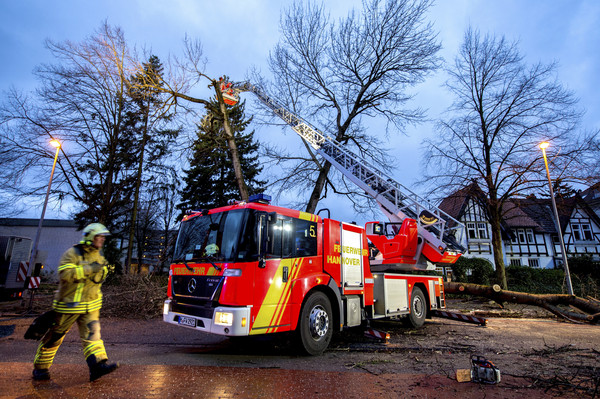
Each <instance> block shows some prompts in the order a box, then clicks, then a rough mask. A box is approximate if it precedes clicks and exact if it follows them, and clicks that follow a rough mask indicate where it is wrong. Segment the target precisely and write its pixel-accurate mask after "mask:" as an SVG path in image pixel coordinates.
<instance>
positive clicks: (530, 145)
mask: <svg viewBox="0 0 600 399" xmlns="http://www.w3.org/2000/svg"><path fill="white" fill-rule="evenodd" d="M555 70H556V64H554V63H552V64H549V65H543V64H541V63H537V64H534V65H531V66H527V65H526V64H525V62H524V60H523V57H522V56H521V55H520V53H519V50H518V48H517V43H509V42H508V41H506V39H505V38H504V37H500V38H496V37H494V36H491V35H486V36H485V37H483V38H482V37H481V35H480V33H479V32H478V31H475V30H472V29H468V30H467V32H466V33H465V37H464V43H463V44H462V46H461V48H460V52H459V54H458V56H457V57H456V59H455V62H454V65H453V66H451V67H449V68H448V73H449V75H450V79H449V81H448V82H447V87H448V89H449V90H450V92H451V93H452V94H453V95H454V98H455V100H454V103H453V105H452V106H451V107H450V108H449V110H448V118H447V119H443V120H441V121H440V122H439V125H438V128H439V131H438V132H436V135H435V138H434V139H428V140H426V141H425V145H426V147H427V149H428V150H427V154H426V157H425V158H426V159H428V166H429V171H428V175H427V176H426V177H425V179H426V180H427V181H428V182H430V183H432V184H433V186H435V188H439V187H447V188H448V190H455V189H456V187H457V186H465V185H467V184H469V183H471V182H473V181H476V182H477V183H478V184H479V186H480V187H481V188H482V190H483V191H484V193H485V204H484V207H485V209H486V211H487V216H488V218H489V222H490V225H491V228H492V244H493V252H494V262H495V265H496V274H497V279H498V283H499V284H501V286H502V288H504V289H506V275H505V269H504V260H503V259H504V256H503V252H502V236H501V220H502V218H503V215H504V212H507V211H508V210H509V209H508V204H509V199H511V198H515V197H519V196H525V195H526V194H528V193H531V192H532V190H535V189H536V188H538V189H539V188H541V187H544V184H547V180H544V177H545V175H544V174H543V173H544V170H545V169H544V165H543V160H542V159H541V157H542V153H541V151H540V149H539V148H538V145H539V143H540V142H542V141H549V142H550V143H551V145H552V147H553V148H556V149H557V150H556V151H554V152H553V154H554V155H553V157H552V168H553V169H552V173H553V175H554V177H556V178H562V179H563V181H567V180H566V177H567V175H568V174H570V176H571V177H575V176H576V175H579V176H581V175H582V172H584V163H585V161H586V160H589V158H588V157H587V156H586V150H587V147H588V146H589V143H590V142H591V140H593V138H594V135H593V134H579V133H578V131H577V130H576V129H577V127H578V123H579V121H580V118H581V115H582V114H581V112H580V111H579V110H578V109H577V108H576V104H577V100H576V99H575V98H574V97H573V94H572V93H571V92H569V91H568V90H566V89H564V88H563V87H562V86H561V85H560V84H559V83H558V82H557V81H556V77H555Z"/></svg>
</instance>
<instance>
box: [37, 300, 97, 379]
mask: <svg viewBox="0 0 600 399" xmlns="http://www.w3.org/2000/svg"><path fill="white" fill-rule="evenodd" d="M99 317H100V310H95V311H92V312H89V313H76V314H69V313H58V312H56V313H55V318H54V325H53V326H52V327H50V329H49V330H48V332H47V333H46V334H45V335H44V336H43V337H42V340H41V342H40V344H39V345H38V348H37V353H36V354H35V359H34V361H33V367H34V368H35V369H42V370H43V369H49V368H50V366H51V365H52V362H53V360H54V356H55V355H56V351H58V348H59V347H60V344H61V343H62V342H63V339H64V338H65V335H66V334H67V333H68V332H69V330H70V329H71V327H72V326H73V324H75V322H77V326H78V327H79V337H80V338H81V343H82V344H83V354H84V356H85V359H86V361H87V360H88V359H89V358H90V356H92V355H94V356H95V362H101V361H103V360H106V359H107V358H108V357H107V356H106V350H105V349H104V342H102V340H101V339H100V321H99ZM91 359H94V358H91Z"/></svg>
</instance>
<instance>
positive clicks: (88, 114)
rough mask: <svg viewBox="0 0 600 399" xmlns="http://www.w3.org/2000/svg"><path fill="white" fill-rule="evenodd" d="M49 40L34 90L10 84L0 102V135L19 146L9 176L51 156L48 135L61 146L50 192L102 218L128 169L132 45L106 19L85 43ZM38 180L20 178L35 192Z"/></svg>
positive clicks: (107, 214) (14, 149)
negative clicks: (51, 60)
mask: <svg viewBox="0 0 600 399" xmlns="http://www.w3.org/2000/svg"><path fill="white" fill-rule="evenodd" d="M46 47H47V48H48V49H49V50H50V52H51V53H52V55H53V56H54V57H55V59H56V60H57V63H55V64H47V65H41V66H39V67H38V68H37V69H36V72H35V73H36V75H37V77H38V78H39V81H40V86H39V88H38V89H37V91H36V93H35V95H34V96H29V97H27V96H24V95H22V94H20V93H18V92H17V91H16V90H13V91H11V92H10V93H8V95H7V96H6V97H5V102H4V103H3V105H2V110H1V118H2V119H1V122H2V127H3V131H2V133H3V140H4V141H5V143H7V144H8V145H9V147H10V149H11V152H12V153H13V154H18V157H17V158H18V159H16V160H15V162H13V164H12V167H11V173H12V174H13V176H12V177H13V181H14V182H17V181H19V180H22V179H23V178H24V177H25V173H28V172H31V171H32V168H35V166H36V164H37V163H38V161H39V159H40V157H47V156H48V155H47V152H48V151H46V150H45V147H46V146H47V140H48V139H50V138H56V139H59V140H60V141H61V142H63V146H62V149H61V155H60V157H59V163H58V170H59V173H57V175H56V180H55V182H54V184H53V192H54V193H55V194H57V195H58V196H59V198H66V197H71V198H73V199H75V200H76V201H78V202H80V203H82V204H83V205H84V207H87V208H88V209H89V210H90V213H91V214H93V215H94V218H95V219H96V220H98V221H101V222H103V223H107V222H108V219H109V217H114V213H113V210H114V208H115V206H116V205H117V202H118V201H119V200H118V199H119V198H120V197H121V196H122V195H123V193H122V192H121V191H120V190H122V186H121V185H120V184H118V183H119V182H123V179H125V178H126V174H127V172H128V171H127V165H124V162H123V160H124V155H126V154H125V152H126V151H125V148H124V147H123V145H126V143H125V142H124V139H125V138H124V137H123V130H122V123H123V118H124V110H125V103H126V81H125V77H124V71H125V69H126V68H127V67H128V66H127V64H128V63H129V62H130V56H131V54H130V51H129V49H128V47H127V44H126V43H125V39H124V37H123V33H122V32H121V30H120V29H115V28H111V27H110V26H108V25H107V24H104V25H103V26H102V27H101V28H100V29H99V30H98V31H97V32H95V34H94V35H92V36H91V37H90V38H88V39H87V40H86V41H84V42H82V43H72V42H69V41H66V42H61V43H57V42H53V41H51V40H47V41H46ZM44 175H46V174H44ZM30 176H32V175H31V174H28V175H27V177H30ZM33 178H34V179H35V175H33ZM27 181H29V180H27ZM42 183H43V179H42V181H41V182H37V181H35V182H34V183H33V185H31V186H27V184H25V185H24V186H25V187H26V190H28V191H24V192H23V194H33V193H35V192H36V190H39V189H40V186H41V187H43V184H42Z"/></svg>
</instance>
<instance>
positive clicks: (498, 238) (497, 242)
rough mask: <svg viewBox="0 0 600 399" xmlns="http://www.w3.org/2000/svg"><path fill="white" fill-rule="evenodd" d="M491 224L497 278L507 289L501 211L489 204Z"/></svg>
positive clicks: (503, 287)
mask: <svg viewBox="0 0 600 399" xmlns="http://www.w3.org/2000/svg"><path fill="white" fill-rule="evenodd" d="M488 208H489V215H490V225H491V227H492V251H493V253H494V264H495V265H496V279H497V282H498V284H500V286H501V287H502V289H507V288H508V284H507V282H506V270H505V268H504V252H503V251H502V227H501V225H500V223H501V222H500V220H501V219H500V213H499V210H498V209H497V207H495V206H494V205H489V206H488Z"/></svg>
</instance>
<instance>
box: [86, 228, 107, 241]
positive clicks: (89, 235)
mask: <svg viewBox="0 0 600 399" xmlns="http://www.w3.org/2000/svg"><path fill="white" fill-rule="evenodd" d="M99 235H103V236H108V235H110V231H108V229H107V228H106V227H104V225H103V224H102V223H92V224H89V225H87V226H86V227H85V228H84V229H83V241H84V242H86V243H87V242H90V243H91V242H92V241H93V240H94V237H96V236H99Z"/></svg>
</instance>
